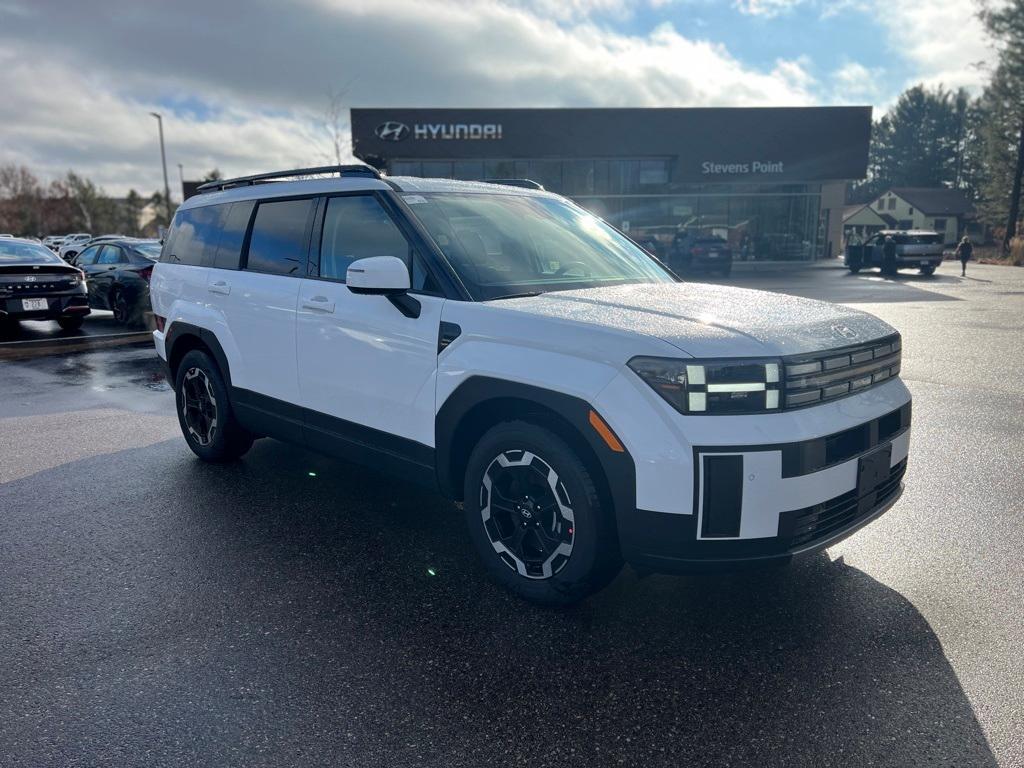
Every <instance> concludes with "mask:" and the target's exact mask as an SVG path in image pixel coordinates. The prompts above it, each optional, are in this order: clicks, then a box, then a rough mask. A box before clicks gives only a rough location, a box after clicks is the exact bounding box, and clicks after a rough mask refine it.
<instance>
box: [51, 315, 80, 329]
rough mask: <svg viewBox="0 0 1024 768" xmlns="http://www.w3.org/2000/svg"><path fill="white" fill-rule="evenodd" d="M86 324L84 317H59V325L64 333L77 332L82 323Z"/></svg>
mask: <svg viewBox="0 0 1024 768" xmlns="http://www.w3.org/2000/svg"><path fill="white" fill-rule="evenodd" d="M84 322H85V317H84V316H79V317H58V318H57V325H59V326H60V329H61V330H62V331H77V330H78V329H79V328H81V327H82V323H84Z"/></svg>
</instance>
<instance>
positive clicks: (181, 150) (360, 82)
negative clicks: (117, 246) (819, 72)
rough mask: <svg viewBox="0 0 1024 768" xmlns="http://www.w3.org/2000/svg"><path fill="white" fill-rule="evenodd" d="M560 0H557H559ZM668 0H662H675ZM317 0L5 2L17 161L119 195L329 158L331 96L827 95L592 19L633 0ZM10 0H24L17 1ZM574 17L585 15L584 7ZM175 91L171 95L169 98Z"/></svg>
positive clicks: (736, 99)
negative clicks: (160, 117) (166, 177)
mask: <svg viewBox="0 0 1024 768" xmlns="http://www.w3.org/2000/svg"><path fill="white" fill-rule="evenodd" d="M552 1H553V0H552ZM658 1H660V0H655V2H658ZM547 2H548V0H532V1H531V2H526V1H525V0H523V2H521V3H517V4H507V3H506V4H501V3H489V2H484V1H483V0H480V1H479V2H469V3H467V2H455V1H454V0H392V1H391V2H389V3H380V2H376V1H375V0H302V2H300V3H297V4H293V6H292V7H291V8H290V9H285V8H282V7H281V6H280V5H279V4H276V3H268V4H262V3H248V4H246V5H245V6H244V8H245V10H244V11H242V10H239V8H238V7H236V6H221V5H219V4H211V3H209V2H206V0H178V2H175V3H173V4H166V5H164V4H160V5H147V4H139V3H137V2H134V1H133V0H118V1H112V2H108V3H106V4H105V10H106V13H103V14H100V13H97V10H96V8H94V7H86V4H85V3H74V4H68V3H64V2H58V1H57V0H36V2H34V3H33V4H31V5H27V4H21V5H18V6H16V7H17V9H18V12H17V13H5V12H4V11H2V10H0V93H2V94H3V98H0V126H2V128H0V131H2V137H3V140H2V142H0V162H9V161H12V160H13V161H17V162H24V163H26V164H28V165H30V166H31V167H34V168H37V169H39V170H40V171H42V172H44V173H46V174H48V175H51V176H55V175H59V174H60V173H61V172H62V171H63V170H64V169H66V168H68V167H73V168H75V169H77V170H80V171H83V172H85V173H87V174H88V175H90V176H92V177H94V178H95V179H96V180H97V181H98V182H100V183H102V184H103V185H104V186H105V187H106V188H107V190H108V191H110V192H112V193H123V192H124V191H126V190H127V189H128V188H129V187H135V188H137V189H140V190H144V191H148V190H153V189H157V188H159V187H160V186H162V180H161V177H160V170H159V162H158V160H159V149H158V147H157V144H156V126H155V125H154V121H153V118H151V117H150V116H149V114H148V113H149V112H150V111H153V110H157V111H162V112H163V113H164V114H165V131H166V137H167V149H168V163H169V165H170V168H171V173H172V175H176V174H174V166H175V164H176V163H178V162H181V163H183V164H184V165H185V167H186V174H187V175H189V176H195V175H197V174H198V173H201V172H203V171H206V170H208V169H210V168H212V167H213V166H218V167H220V168H221V170H222V171H224V172H225V173H229V174H234V173H246V172H254V171H259V170H265V169H270V168H275V167H284V166H289V165H302V164H305V163H308V162H317V161H322V160H323V159H324V158H323V157H322V155H320V154H319V153H320V152H321V151H322V143H321V145H320V146H319V147H318V146H317V140H318V138H319V139H321V140H322V139H323V136H322V135H320V130H319V127H318V125H317V122H318V115H319V114H320V113H322V111H323V110H324V108H325V107H326V102H327V94H328V93H329V92H330V91H331V90H333V89H337V88H338V87H339V86H340V85H341V84H343V83H346V82H350V83H351V86H350V89H349V91H348V93H347V96H346V100H347V101H348V103H349V104H351V105H355V106H391V105H400V106H706V105H716V106H727V105H741V104H742V105H759V104H764V105H769V104H771V105H800V104H809V103H813V102H814V101H815V96H814V88H815V82H814V80H813V78H811V76H810V75H809V74H808V67H807V63H806V62H805V61H802V60H799V59H795V60H792V61H789V60H780V61H777V62H776V63H775V64H774V65H773V66H772V67H771V68H770V69H758V68H754V67H750V66H747V65H744V64H743V63H742V62H741V61H739V60H738V59H737V58H736V57H735V56H734V55H733V54H732V53H731V52H730V51H729V50H728V49H726V48H725V47H724V46H722V45H720V44H716V43H712V42H709V41H706V40H699V39H692V38H689V37H685V36H683V35H682V34H680V33H679V32H678V31H677V30H676V29H675V28H674V27H673V26H672V25H669V24H663V25H661V26H659V27H657V28H655V29H654V30H652V31H651V32H650V33H649V34H646V35H628V34H622V33H619V32H616V31H613V30H611V29H609V28H607V27H605V26H602V25H600V24H599V23H597V22H596V21H595V20H593V19H591V18H589V16H590V15H591V14H593V13H611V12H615V11H617V10H618V11H623V12H628V11H629V9H630V7H631V5H630V4H629V3H627V2H626V1H625V0H622V2H619V1H618V0H573V7H574V8H575V9H576V10H575V11H573V13H575V14H576V15H577V16H578V17H579V18H576V20H572V21H567V19H568V18H569V17H567V16H564V15H563V16H555V17H553V16H551V15H542V13H541V12H540V11H538V10H537V9H538V8H541V7H543V6H544V5H545V4H546V3H547ZM10 4H11V0H8V5H10ZM574 18H575V17H574ZM161 105H162V106H161Z"/></svg>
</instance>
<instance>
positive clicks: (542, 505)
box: [463, 421, 622, 605]
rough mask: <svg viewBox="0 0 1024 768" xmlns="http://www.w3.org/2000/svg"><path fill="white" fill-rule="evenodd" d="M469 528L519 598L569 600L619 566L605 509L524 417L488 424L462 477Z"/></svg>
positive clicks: (581, 474) (563, 449)
mask: <svg viewBox="0 0 1024 768" xmlns="http://www.w3.org/2000/svg"><path fill="white" fill-rule="evenodd" d="M464 491H465V495H464V497H463V498H464V499H465V504H464V509H465V514H466V523H467V525H468V527H469V535H470V538H471V539H472V541H473V544H474V546H475V547H476V549H477V552H478V554H479V555H480V558H481V559H482V560H483V564H484V566H485V567H486V568H487V570H488V572H489V573H490V574H491V576H492V577H493V578H494V579H495V580H496V581H497V582H498V583H500V584H502V585H503V586H505V587H507V588H509V589H510V590H512V591H513V592H515V593H516V594H518V595H519V596H520V597H523V598H526V599H527V600H530V601H532V602H536V603H540V604H543V605H570V604H572V603H575V602H577V601H579V600H582V599H583V598H584V597H586V596H587V595H589V594H591V593H592V592H596V591H597V590H599V589H601V588H602V587H604V586H605V585H606V584H608V583H609V582H610V581H611V580H612V579H613V578H614V577H615V575H616V574H617V573H618V572H619V570H620V569H621V567H622V558H621V555H620V554H619V548H618V539H617V536H616V532H615V522H614V518H613V514H612V510H611V509H610V507H609V505H607V504H606V503H605V502H604V501H603V500H602V498H601V495H600V494H599V493H598V491H597V486H596V483H595V478H594V477H593V475H592V474H591V472H590V470H588V469H587V467H586V465H585V464H584V463H583V461H582V460H581V459H580V457H579V456H578V455H577V454H576V452H575V451H574V450H573V449H572V448H570V447H569V445H568V444H567V443H565V442H564V441H563V440H562V439H561V438H560V437H559V436H558V435H556V434H554V433H553V432H551V431H549V430H547V429H544V428H543V427H539V426H537V425H535V424H530V423H528V422H523V421H510V422H505V423H503V424H499V425H497V426H495V427H493V428H492V429H491V430H489V431H488V432H487V433H486V434H485V435H484V436H483V437H482V438H481V439H480V442H479V443H477V445H476V447H475V448H474V449H473V452H472V454H471V455H470V458H469V463H468V465H467V469H466V477H465V488H464Z"/></svg>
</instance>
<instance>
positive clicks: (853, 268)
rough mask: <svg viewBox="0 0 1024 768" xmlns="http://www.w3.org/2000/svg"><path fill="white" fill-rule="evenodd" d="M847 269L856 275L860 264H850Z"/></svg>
mask: <svg viewBox="0 0 1024 768" xmlns="http://www.w3.org/2000/svg"><path fill="white" fill-rule="evenodd" d="M848 269H849V270H850V274H851V275H856V274H857V273H858V272H860V264H857V265H855V266H854V265H850V266H849V267H848Z"/></svg>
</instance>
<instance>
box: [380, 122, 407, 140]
mask: <svg viewBox="0 0 1024 768" xmlns="http://www.w3.org/2000/svg"><path fill="white" fill-rule="evenodd" d="M374 133H376V134H377V138H378V139H380V140H381V141H401V140H402V139H404V138H405V137H406V136H408V135H409V126H408V125H406V124H405V123H399V122H396V121H394V120H388V121H387V122H386V123H381V124H380V125H378V126H377V128H376V130H374Z"/></svg>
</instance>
